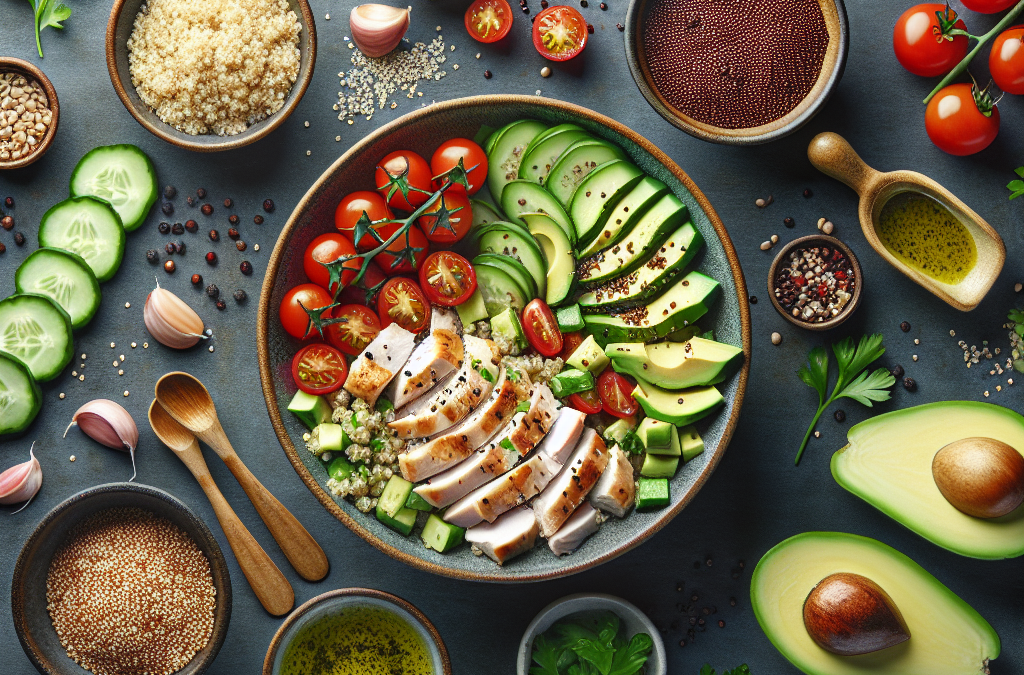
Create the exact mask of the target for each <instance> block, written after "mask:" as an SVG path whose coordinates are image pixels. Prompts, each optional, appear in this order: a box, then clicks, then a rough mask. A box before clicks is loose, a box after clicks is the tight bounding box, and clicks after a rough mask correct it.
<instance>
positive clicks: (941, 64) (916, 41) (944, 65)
mask: <svg viewBox="0 0 1024 675" xmlns="http://www.w3.org/2000/svg"><path fill="white" fill-rule="evenodd" d="M936 12H938V13H939V14H941V15H942V17H943V19H942V21H940V20H939V17H938V16H936V14H935V13H936ZM954 29H956V30H966V29H967V26H965V25H964V22H963V21H961V20H959V19H957V17H956V12H954V11H953V10H949V14H948V15H947V14H946V5H944V4H941V3H937V2H929V3H925V4H923V5H914V6H913V7H911V8H910V9H908V10H907V11H905V12H903V15H902V16H900V18H899V20H897V21H896V27H895V28H893V30H892V47H893V50H894V51H895V52H896V59H897V60H898V61H899V62H900V65H902V66H903V67H904V68H906V69H907V70H909V71H910V72H912V73H913V74H915V75H921V76H922V77H935V76H937V75H945V74H946V73H948V72H949V71H951V70H953V66H955V65H956V64H958V63H960V61H961V60H962V59H963V58H964V57H965V56H967V36H966V35H954V36H953V39H952V40H948V39H946V36H948V33H949V31H950V30H954Z"/></svg>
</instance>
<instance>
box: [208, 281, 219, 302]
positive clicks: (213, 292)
mask: <svg viewBox="0 0 1024 675" xmlns="http://www.w3.org/2000/svg"><path fill="white" fill-rule="evenodd" d="M206 294H207V295H208V296H210V297H211V298H213V299H214V300H216V299H217V298H219V297H220V289H219V288H217V284H210V285H209V286H207V287H206Z"/></svg>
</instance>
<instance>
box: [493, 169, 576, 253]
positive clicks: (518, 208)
mask: <svg viewBox="0 0 1024 675" xmlns="http://www.w3.org/2000/svg"><path fill="white" fill-rule="evenodd" d="M501 208H503V209H504V210H505V213H506V214H507V215H508V217H509V219H510V220H512V221H514V222H517V223H519V224H520V225H523V226H524V227H525V226H526V221H524V220H523V219H522V218H521V217H520V215H521V214H523V213H546V214H548V215H549V216H551V217H552V218H554V220H555V222H556V223H558V225H559V227H561V228H562V229H563V230H565V234H566V236H567V237H568V238H569V241H570V242H572V243H574V244H575V243H576V228H575V227H573V225H572V221H571V220H569V216H568V214H567V213H566V211H565V209H563V208H562V205H561V204H559V203H558V200H557V199H555V198H554V197H552V196H551V193H550V192H548V191H547V190H545V189H544V188H542V187H541V186H540V185H537V184H536V183H531V182H530V181H528V180H514V181H512V182H510V183H509V184H508V185H506V186H505V192H503V193H502V195H501Z"/></svg>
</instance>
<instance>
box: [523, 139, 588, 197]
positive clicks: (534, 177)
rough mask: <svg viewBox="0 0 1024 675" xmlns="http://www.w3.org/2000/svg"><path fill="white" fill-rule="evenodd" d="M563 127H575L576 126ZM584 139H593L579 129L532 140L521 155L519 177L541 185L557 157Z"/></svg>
mask: <svg viewBox="0 0 1024 675" xmlns="http://www.w3.org/2000/svg"><path fill="white" fill-rule="evenodd" d="M565 126H574V127H575V126H576V125H565ZM584 138H593V137H592V136H591V135H590V134H588V133H587V132H585V131H583V130H582V129H580V128H579V127H576V128H575V129H565V130H562V131H560V132H556V133H553V134H541V135H540V136H538V137H537V138H536V139H534V141H533V143H531V144H530V146H529V147H528V148H526V151H525V152H524V153H523V161H522V162H521V163H520V164H519V177H520V178H523V179H525V180H528V181H530V182H531V183H537V184H538V185H543V184H544V179H545V178H547V177H548V173H549V172H550V171H551V167H553V166H554V165H555V162H556V161H557V160H558V156H559V155H561V154H562V153H563V152H564V151H565V149H566V148H568V147H569V146H570V145H572V144H573V143H575V142H576V141H581V140H583V139H584Z"/></svg>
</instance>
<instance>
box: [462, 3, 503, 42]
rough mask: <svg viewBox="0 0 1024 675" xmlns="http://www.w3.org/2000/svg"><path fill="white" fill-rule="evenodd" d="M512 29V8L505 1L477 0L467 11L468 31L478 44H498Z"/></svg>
mask: <svg viewBox="0 0 1024 675" xmlns="http://www.w3.org/2000/svg"><path fill="white" fill-rule="evenodd" d="M510 28H512V8H511V7H509V4H508V3H507V2H506V1H505V0H475V2H473V4H471V5H470V6H469V8H468V9H466V31H467V32H468V33H469V36H470V37H471V38H473V39H474V40H476V41H477V42H497V41H498V40H500V39H501V38H503V37H505V36H506V35H508V31H509V29H510Z"/></svg>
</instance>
